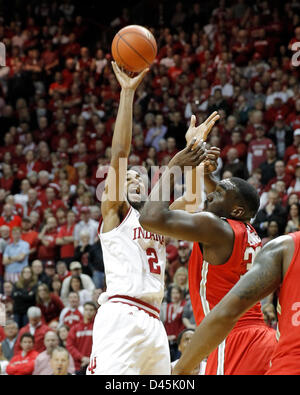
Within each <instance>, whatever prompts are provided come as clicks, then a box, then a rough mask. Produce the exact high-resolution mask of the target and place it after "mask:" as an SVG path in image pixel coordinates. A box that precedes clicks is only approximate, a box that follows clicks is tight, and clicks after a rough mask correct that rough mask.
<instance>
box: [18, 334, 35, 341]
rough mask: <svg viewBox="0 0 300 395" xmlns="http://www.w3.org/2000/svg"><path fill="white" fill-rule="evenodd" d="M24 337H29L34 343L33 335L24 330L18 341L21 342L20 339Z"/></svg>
mask: <svg viewBox="0 0 300 395" xmlns="http://www.w3.org/2000/svg"><path fill="white" fill-rule="evenodd" d="M25 337H30V339H31V340H32V342H33V343H34V336H33V335H32V334H31V333H30V332H25V333H23V335H22V336H21V338H20V343H22V340H23V339H24V338H25Z"/></svg>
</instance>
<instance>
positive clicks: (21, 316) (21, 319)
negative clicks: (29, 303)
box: [14, 313, 28, 329]
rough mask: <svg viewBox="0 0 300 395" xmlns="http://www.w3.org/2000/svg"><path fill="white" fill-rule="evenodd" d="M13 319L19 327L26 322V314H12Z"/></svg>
mask: <svg viewBox="0 0 300 395" xmlns="http://www.w3.org/2000/svg"><path fill="white" fill-rule="evenodd" d="M14 321H15V322H16V323H17V324H18V326H19V329H21V328H23V326H25V325H27V324H28V317H27V314H26V313H25V314H14Z"/></svg>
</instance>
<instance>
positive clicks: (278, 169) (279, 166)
mask: <svg viewBox="0 0 300 395" xmlns="http://www.w3.org/2000/svg"><path fill="white" fill-rule="evenodd" d="M275 173H276V174H277V176H282V175H283V174H284V163H283V162H281V161H280V162H277V163H275Z"/></svg>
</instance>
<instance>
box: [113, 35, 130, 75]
mask: <svg viewBox="0 0 300 395" xmlns="http://www.w3.org/2000/svg"><path fill="white" fill-rule="evenodd" d="M120 39H121V36H120V35H119V33H118V40H117V42H116V51H117V54H118V56H119V58H120V60H121V61H122V63H123V66H124V67H125V65H127V67H128V68H129V69H130V68H131V66H130V65H129V64H128V63H127V62H125V61H124V59H123V58H122V56H121V55H120V52H119V49H118V45H119V41H120ZM125 68H126V67H125Z"/></svg>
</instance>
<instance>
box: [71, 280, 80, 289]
mask: <svg viewBox="0 0 300 395" xmlns="http://www.w3.org/2000/svg"><path fill="white" fill-rule="evenodd" d="M70 286H71V288H72V290H73V291H75V292H78V291H79V290H80V289H81V283H80V281H79V280H78V279H77V278H72V280H71V283H70Z"/></svg>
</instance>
